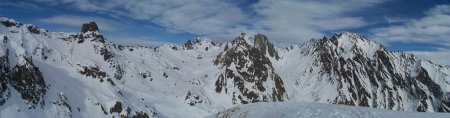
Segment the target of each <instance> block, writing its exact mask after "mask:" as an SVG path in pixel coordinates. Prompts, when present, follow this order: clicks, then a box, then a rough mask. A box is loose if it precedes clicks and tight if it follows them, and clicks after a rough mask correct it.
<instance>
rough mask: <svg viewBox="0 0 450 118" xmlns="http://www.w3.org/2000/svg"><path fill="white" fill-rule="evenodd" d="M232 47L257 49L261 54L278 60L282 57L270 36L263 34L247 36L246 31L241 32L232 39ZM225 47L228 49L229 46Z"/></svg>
mask: <svg viewBox="0 0 450 118" xmlns="http://www.w3.org/2000/svg"><path fill="white" fill-rule="evenodd" d="M227 46H228V45H227ZM231 48H233V49H237V50H257V51H259V52H260V53H261V54H263V55H267V56H268V57H272V58H275V59H277V60H278V59H279V58H280V57H279V56H278V52H277V51H276V50H275V46H274V45H273V43H272V42H270V41H269V38H267V36H265V35H263V34H256V35H255V36H254V37H248V36H246V33H241V35H240V36H238V37H236V38H235V39H234V40H233V41H231ZM240 48H242V49H240ZM225 49H226V50H227V49H228V47H226V48H225Z"/></svg>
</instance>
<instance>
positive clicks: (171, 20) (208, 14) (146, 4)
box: [39, 0, 383, 41]
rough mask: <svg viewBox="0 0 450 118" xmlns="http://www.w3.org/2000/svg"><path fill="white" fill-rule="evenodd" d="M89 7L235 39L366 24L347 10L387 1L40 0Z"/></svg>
mask: <svg viewBox="0 0 450 118" xmlns="http://www.w3.org/2000/svg"><path fill="white" fill-rule="evenodd" d="M39 1H41V2H45V3H49V4H53V5H60V4H63V5H69V6H72V7H74V8H77V9H79V10H82V11H86V12H96V13H100V14H108V15H110V16H115V17H117V18H120V17H121V16H126V17H129V18H132V19H138V20H148V21H149V22H153V23H157V24H160V25H161V26H163V27H165V28H167V29H168V30H169V31H171V32H188V33H192V34H199V35H202V36H208V37H211V38H220V39H221V40H224V39H231V38H233V37H235V36H236V35H237V34H238V33H239V32H241V31H246V32H255V33H256V32H258V33H264V34H267V35H269V37H271V38H272V39H291V40H295V41H304V40H309V39H310V38H313V37H321V36H323V33H322V32H324V31H329V30H346V29H352V28H358V27H362V26H364V25H366V24H367V23H366V22H365V21H364V19H363V18H362V17H359V16H350V15H348V13H351V12H353V11H357V10H362V9H364V8H366V7H369V6H372V5H374V4H377V3H380V1H383V0H363V1H361V0H345V1H334V0H322V1H310V0H283V1H277V0H261V1H259V2H258V3H256V4H255V5H253V6H252V7H250V8H249V9H246V10H248V11H245V12H244V11H243V10H242V9H241V7H239V6H238V5H237V4H236V3H234V2H233V1H230V0H177V1H174V0H126V1H125V0H39Z"/></svg>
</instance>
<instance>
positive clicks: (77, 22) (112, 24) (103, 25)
mask: <svg viewBox="0 0 450 118" xmlns="http://www.w3.org/2000/svg"><path fill="white" fill-rule="evenodd" d="M38 21H40V22H43V23H48V24H58V25H66V26H71V27H80V28H81V25H82V24H83V23H88V22H92V21H95V22H96V23H97V25H98V26H99V29H100V31H103V30H104V31H117V30H118V29H119V28H124V26H123V25H120V24H122V23H119V22H117V21H114V20H110V19H105V18H100V17H86V16H73V15H61V16H54V17H50V18H42V19H38Z"/></svg>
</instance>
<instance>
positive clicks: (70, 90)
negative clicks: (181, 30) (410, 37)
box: [0, 17, 450, 117]
mask: <svg viewBox="0 0 450 118" xmlns="http://www.w3.org/2000/svg"><path fill="white" fill-rule="evenodd" d="M0 23H1V24H0V39H1V40H0V77H1V78H0V84H1V86H0V117H122V116H123V117H144V116H147V117H205V116H209V115H212V114H214V113H217V112H220V111H223V110H226V109H228V108H232V107H234V106H239V105H242V104H249V103H255V102H282V101H283V102H285V101H290V102H318V103H331V104H346V105H353V106H368V107H373V108H383V109H392V110H399V111H425V112H448V111H449V109H448V108H449V106H450V93H449V89H450V88H449V87H450V84H449V83H450V82H449V81H450V79H449V76H448V75H449V74H450V69H449V68H448V67H447V68H446V67H442V66H439V65H436V64H433V63H431V62H428V61H421V60H420V59H418V58H416V57H415V56H413V55H410V54H405V53H401V52H396V53H392V52H388V51H386V50H385V49H384V47H383V46H382V45H380V44H378V43H376V42H373V41H370V40H368V39H366V38H364V37H362V36H360V35H358V34H355V33H340V34H336V35H335V36H333V37H332V38H331V39H327V38H323V39H314V40H311V41H309V42H306V43H303V44H301V45H298V46H292V47H289V48H287V49H282V48H277V47H275V46H274V45H273V44H272V43H271V42H270V40H269V39H268V38H267V37H266V36H264V35H262V34H258V35H255V36H246V35H245V34H241V36H237V38H235V40H233V41H231V42H228V43H224V44H216V43H214V42H212V41H211V40H209V39H205V38H198V39H194V40H192V41H188V42H186V43H185V44H183V45H176V44H166V45H163V46H160V47H156V48H152V47H142V46H122V45H117V44H114V43H111V42H110V41H108V40H107V39H106V38H105V37H104V36H103V35H102V34H101V32H100V31H101V30H100V28H99V27H98V26H97V25H96V24H95V23H93V22H91V23H86V24H83V25H82V28H81V32H80V33H64V32H50V31H48V30H45V29H39V28H37V27H36V26H33V25H29V24H22V23H19V22H17V21H14V20H11V19H8V18H6V17H0ZM186 114H188V115H186Z"/></svg>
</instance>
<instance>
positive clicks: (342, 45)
mask: <svg viewBox="0 0 450 118" xmlns="http://www.w3.org/2000/svg"><path fill="white" fill-rule="evenodd" d="M300 50H301V55H303V56H305V57H308V58H312V59H313V60H312V61H311V62H309V61H307V62H305V63H311V65H310V66H311V67H309V68H310V71H309V72H307V74H310V76H317V83H323V84H324V85H321V86H326V85H327V86H330V85H332V86H336V87H337V91H336V92H338V94H337V96H335V97H334V98H329V97H328V96H329V95H322V97H320V95H319V96H318V101H320V99H332V100H330V101H329V102H330V103H335V104H346V105H353V106H368V107H374V108H384V109H392V110H402V111H403V110H406V111H410V110H416V111H422V112H430V111H438V110H439V109H443V110H441V111H448V107H442V106H449V105H448V103H445V102H441V101H442V100H443V97H444V90H442V89H441V88H440V85H439V84H437V83H435V82H434V81H433V80H432V79H431V78H430V75H429V74H428V72H427V71H431V70H427V69H425V68H424V67H426V66H427V65H430V64H429V63H425V62H422V61H420V60H419V59H417V58H416V57H414V56H413V55H410V54H405V53H400V52H398V53H392V52H388V51H386V50H385V49H384V47H383V46H382V45H381V44H378V43H376V42H373V41H370V40H368V39H366V38H365V37H363V36H361V35H359V34H355V33H341V34H336V35H334V36H333V37H332V38H331V40H329V39H327V38H326V37H325V38H323V39H318V40H317V39H316V40H312V41H310V42H308V43H306V44H304V45H302V46H300ZM315 67H318V68H315ZM433 71H434V70H433ZM316 73H317V74H316ZM305 79H310V77H306V78H305ZM311 79H314V78H311ZM300 86H302V85H300ZM317 87H319V86H317ZM445 91H447V92H448V90H445ZM410 101H414V103H411V102H410Z"/></svg>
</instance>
